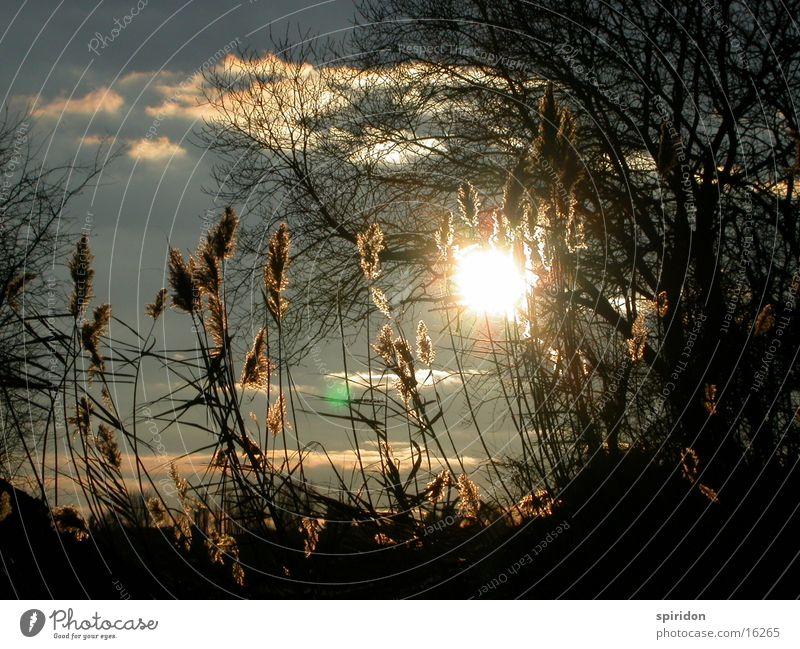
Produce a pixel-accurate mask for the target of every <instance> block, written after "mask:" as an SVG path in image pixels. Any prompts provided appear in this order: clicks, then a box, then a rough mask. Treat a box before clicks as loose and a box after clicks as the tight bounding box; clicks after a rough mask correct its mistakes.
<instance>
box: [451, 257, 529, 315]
mask: <svg viewBox="0 0 800 649" xmlns="http://www.w3.org/2000/svg"><path fill="white" fill-rule="evenodd" d="M456 265H457V266H456V274H455V283H456V287H457V292H458V296H459V300H460V302H461V303H462V304H463V305H464V306H465V307H467V308H469V309H471V310H473V311H477V312H480V313H486V314H487V315H504V316H507V317H510V316H512V315H513V314H514V309H515V308H516V307H517V306H519V305H520V304H521V302H522V299H523V298H524V296H525V290H526V282H525V275H524V273H523V271H522V270H521V269H520V268H519V267H518V266H517V264H516V263H515V261H514V259H513V257H512V256H511V255H510V254H509V253H507V252H503V251H502V250H498V249H497V248H482V247H480V246H471V247H469V248H466V249H465V250H463V251H461V252H460V253H459V254H458V255H457V258H456Z"/></svg>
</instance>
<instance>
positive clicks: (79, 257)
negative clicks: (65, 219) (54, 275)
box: [68, 234, 94, 318]
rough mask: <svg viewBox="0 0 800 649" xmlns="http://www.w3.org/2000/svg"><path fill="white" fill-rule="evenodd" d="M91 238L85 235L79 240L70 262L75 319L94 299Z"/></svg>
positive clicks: (71, 298)
mask: <svg viewBox="0 0 800 649" xmlns="http://www.w3.org/2000/svg"><path fill="white" fill-rule="evenodd" d="M93 259H94V255H92V251H91V248H90V246H89V238H88V237H87V236H86V235H85V234H84V235H82V236H81V238H80V239H79V240H78V244H77V246H76V248H75V252H74V254H73V255H72V258H71V259H70V261H69V264H68V266H69V274H70V277H71V278H72V294H71V295H70V300H69V312H70V314H71V315H72V316H73V317H74V318H78V317H81V316H82V315H83V313H84V311H85V310H86V308H87V307H88V306H89V302H90V301H91V299H92V298H93V297H94V270H93V269H92V260H93Z"/></svg>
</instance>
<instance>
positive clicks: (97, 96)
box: [33, 88, 125, 117]
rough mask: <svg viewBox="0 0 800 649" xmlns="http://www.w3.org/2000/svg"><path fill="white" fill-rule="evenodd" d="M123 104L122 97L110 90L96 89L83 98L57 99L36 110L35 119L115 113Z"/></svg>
mask: <svg viewBox="0 0 800 649" xmlns="http://www.w3.org/2000/svg"><path fill="white" fill-rule="evenodd" d="M124 104H125V99H123V97H122V95H120V94H119V93H117V92H115V91H113V90H111V89H110V88H98V89H97V90H92V92H90V93H88V94H86V95H84V96H83V97H77V98H76V97H73V98H71V99H69V98H66V97H59V98H57V99H53V100H52V101H50V102H47V103H45V104H44V105H42V106H40V107H39V108H36V109H35V110H34V111H33V114H34V116H35V117H59V116H60V115H61V114H62V113H63V114H72V115H94V114H95V113H116V112H117V111H118V110H119V109H120V108H122V106H123V105H124Z"/></svg>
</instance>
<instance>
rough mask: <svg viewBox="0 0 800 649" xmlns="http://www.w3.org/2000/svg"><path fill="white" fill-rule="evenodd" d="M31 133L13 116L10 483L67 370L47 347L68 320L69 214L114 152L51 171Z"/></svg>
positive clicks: (8, 255) (9, 142)
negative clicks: (53, 325)
mask: <svg viewBox="0 0 800 649" xmlns="http://www.w3.org/2000/svg"><path fill="white" fill-rule="evenodd" d="M31 129H32V122H31V120H30V118H29V117H28V116H26V115H22V116H16V117H15V116H12V115H11V114H10V113H9V112H8V111H6V112H5V113H4V114H3V117H2V121H0V170H1V172H2V178H0V186H1V188H0V337H1V338H2V340H0V408H2V415H1V416H2V422H3V435H2V439H0V474H1V475H4V476H7V477H10V476H14V475H16V474H17V472H18V469H19V466H20V463H21V462H23V461H25V457H26V454H28V453H29V451H30V446H31V444H32V443H34V441H35V438H36V435H37V434H38V433H40V432H41V430H42V429H43V427H42V426H41V424H42V422H43V421H44V420H46V419H48V418H49V417H50V416H51V414H52V413H51V409H52V396H53V394H54V393H53V390H54V389H55V388H56V386H55V385H54V384H53V382H52V381H51V380H50V377H52V376H56V375H58V373H59V371H58V370H57V369H56V370H55V371H54V367H53V366H52V362H53V361H55V359H53V358H51V357H50V355H49V354H48V353H47V351H46V345H45V344H44V343H45V342H46V340H47V338H48V337H49V336H51V335H53V332H52V331H49V329H48V319H49V318H53V317H56V316H58V315H60V313H59V312H58V309H59V306H58V304H57V302H56V300H55V299H54V295H55V293H54V291H55V289H56V284H57V283H58V281H59V279H58V277H59V266H60V260H61V252H62V251H63V249H64V244H65V243H66V242H67V240H66V239H65V238H64V233H65V232H68V231H69V229H68V227H67V226H68V223H69V219H68V218H67V216H66V211H65V209H66V206H67V205H68V204H69V203H70V201H72V199H73V198H74V197H75V196H77V195H78V194H79V193H80V192H81V191H82V190H84V189H85V188H86V187H87V186H88V184H89V183H91V182H92V181H93V180H94V178H95V177H96V176H97V174H98V173H99V172H100V170H101V168H102V162H101V161H102V157H103V155H104V153H106V151H105V148H104V147H103V148H101V149H100V150H98V152H97V155H96V158H95V159H94V161H92V162H90V163H89V164H86V165H64V166H50V167H46V166H45V165H44V164H43V163H42V161H41V159H40V156H39V150H38V148H37V145H36V143H35V141H34V140H33V138H32V133H31ZM59 231H60V235H61V236H59ZM39 441H40V440H39ZM30 459H31V458H30V456H28V460H30Z"/></svg>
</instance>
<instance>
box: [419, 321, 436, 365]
mask: <svg viewBox="0 0 800 649" xmlns="http://www.w3.org/2000/svg"><path fill="white" fill-rule="evenodd" d="M417 358H418V359H419V360H420V362H422V363H423V364H425V365H432V364H433V361H434V359H435V358H436V350H435V349H434V348H433V341H432V340H431V337H430V336H429V335H428V326H427V325H426V324H425V323H424V322H423V321H422V320H420V321H419V324H418V325H417Z"/></svg>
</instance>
